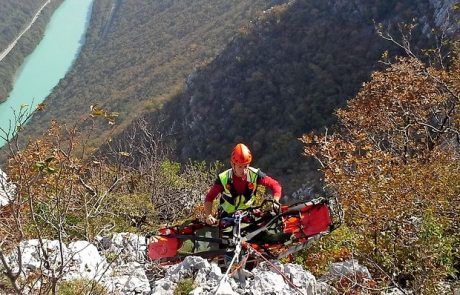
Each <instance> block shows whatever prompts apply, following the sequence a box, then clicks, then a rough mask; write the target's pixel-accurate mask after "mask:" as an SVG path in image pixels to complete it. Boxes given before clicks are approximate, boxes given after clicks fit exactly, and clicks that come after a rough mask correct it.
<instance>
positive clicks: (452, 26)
mask: <svg viewBox="0 0 460 295" xmlns="http://www.w3.org/2000/svg"><path fill="white" fill-rule="evenodd" d="M430 3H431V5H433V8H434V14H433V15H434V21H435V24H436V26H437V27H439V28H441V29H444V30H445V31H446V32H447V33H448V34H449V35H450V36H457V39H458V33H459V32H460V22H459V18H460V1H458V0H430Z"/></svg>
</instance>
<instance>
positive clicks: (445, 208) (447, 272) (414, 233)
mask: <svg viewBox="0 0 460 295" xmlns="http://www.w3.org/2000/svg"><path fill="white" fill-rule="evenodd" d="M459 65H460V63H459V60H458V59H457V60H455V61H453V62H452V64H451V66H450V67H449V68H434V67H430V66H427V65H425V64H424V63H423V62H421V61H420V60H418V59H415V58H401V59H398V60H397V62H395V63H394V64H392V65H390V66H389V67H388V68H387V69H386V70H384V71H381V72H375V73H374V74H373V75H372V79H371V81H370V82H368V83H365V84H364V85H363V87H362V89H361V90H360V91H359V93H358V94H357V95H356V97H354V98H353V99H351V100H350V101H349V103H348V105H347V107H345V108H343V109H341V110H338V111H337V116H338V118H339V126H338V129H337V130H336V131H335V132H334V133H333V134H328V133H326V134H322V135H314V134H308V135H304V136H303V138H302V141H303V143H304V144H305V153H306V154H307V155H310V156H313V157H315V158H317V159H318V160H319V161H320V163H321V165H322V171H323V173H324V180H325V182H326V183H327V185H329V186H330V187H332V188H333V189H334V190H335V191H336V192H337V193H338V194H339V195H340V197H341V201H342V203H343V205H344V207H345V211H346V215H345V216H346V223H347V225H348V226H349V227H350V228H351V229H352V230H353V231H354V232H355V233H356V234H357V235H356V237H357V240H356V241H355V242H356V244H355V245H356V252H357V255H360V256H361V257H362V258H364V259H363V260H364V261H372V265H373V266H374V270H379V271H380V272H381V273H383V274H384V275H382V277H386V279H387V281H388V282H392V283H393V284H398V285H399V286H400V287H408V288H412V289H413V290H414V291H416V293H424V294H429V293H437V292H439V290H438V289H437V288H438V286H437V284H436V282H439V281H441V280H445V279H448V278H449V277H450V278H453V277H455V276H456V275H457V274H458V261H459V258H460V253H459V251H458V247H459V244H460V243H459V242H460V236H459V233H458V231H459V223H460V220H459V218H458V216H459V213H460V149H459V144H460V114H459V102H460V101H459V100H460V67H459ZM456 267H457V268H456Z"/></svg>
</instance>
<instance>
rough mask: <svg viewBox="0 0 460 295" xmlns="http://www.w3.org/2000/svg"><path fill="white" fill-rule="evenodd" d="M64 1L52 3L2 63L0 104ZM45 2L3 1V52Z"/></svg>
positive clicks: (0, 38) (0, 13) (0, 34)
mask: <svg viewBox="0 0 460 295" xmlns="http://www.w3.org/2000/svg"><path fill="white" fill-rule="evenodd" d="M62 1H63V0H53V1H51V2H50V4H49V5H47V6H46V8H45V9H44V10H43V11H42V13H41V15H40V17H39V18H38V19H37V20H36V21H35V23H34V25H33V26H32V27H31V28H30V30H29V31H28V32H27V33H26V34H25V35H23V37H22V38H21V41H20V42H19V43H18V44H17V45H16V47H15V49H14V50H13V51H11V53H10V54H9V55H8V56H7V57H6V58H5V59H3V60H2V61H1V62H0V101H2V100H4V99H6V96H7V95H8V93H9V92H10V90H11V86H12V85H11V83H12V81H13V76H14V74H15V72H16V70H17V69H18V68H19V66H20V65H21V64H22V62H23V61H24V59H25V57H26V56H27V55H29V54H30V53H31V52H32V50H33V49H34V48H35V46H36V45H37V44H38V43H39V42H40V40H41V38H42V37H43V32H44V30H45V27H46V24H47V23H48V21H49V19H50V17H51V15H52V13H53V12H54V10H55V9H56V8H57V7H58V6H59V5H60V4H61V3H62ZM43 3H45V1H43V0H21V1H17V0H2V3H1V8H0V52H3V50H5V49H6V47H7V46H8V45H9V44H10V43H11V42H12V41H13V40H15V39H16V37H17V36H18V35H19V34H20V33H21V32H22V31H23V30H24V28H26V27H27V25H28V24H29V23H30V21H31V20H32V18H33V16H34V15H35V13H36V12H37V11H38V10H39V8H40V7H41V6H42V5H43Z"/></svg>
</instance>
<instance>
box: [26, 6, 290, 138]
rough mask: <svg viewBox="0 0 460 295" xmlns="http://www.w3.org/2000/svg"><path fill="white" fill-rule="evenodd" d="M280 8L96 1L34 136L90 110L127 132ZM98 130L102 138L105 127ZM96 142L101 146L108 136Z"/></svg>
mask: <svg viewBox="0 0 460 295" xmlns="http://www.w3.org/2000/svg"><path fill="white" fill-rule="evenodd" d="M279 2H282V1H266V0H257V1H253V0H251V1H248V0H237V1H227V0H218V1H216V0H212V1H211V0H199V1H188V0H178V1H169V0H168V1H166V0H164V1H163V0H159V1H140V0H133V1H118V0H96V1H95V2H94V6H93V11H92V17H91V23H90V28H89V31H88V32H87V35H86V44H85V46H84V48H83V49H82V52H81V56H80V58H79V59H78V60H77V61H76V64H75V66H74V68H73V69H72V70H71V71H70V72H69V73H68V74H67V76H66V78H65V79H64V80H63V81H62V82H61V83H60V84H59V85H58V86H57V87H56V89H55V90H54V91H53V93H52V94H51V95H50V97H49V98H48V99H47V100H46V102H45V103H46V105H47V106H46V108H45V111H44V112H41V113H40V114H37V115H36V116H34V118H33V119H32V120H31V124H30V129H29V132H30V133H31V134H35V135H39V134H40V133H41V132H43V130H45V128H47V127H48V126H49V123H50V122H51V120H53V119H57V120H59V121H60V122H75V121H77V120H78V119H79V118H80V117H81V116H82V115H83V114H87V113H89V109H90V106H91V105H98V106H100V107H104V108H106V109H109V110H110V111H113V112H119V117H118V119H117V122H118V124H117V126H118V128H119V129H122V128H123V127H124V126H126V125H128V124H129V123H130V122H131V120H132V119H133V118H135V117H137V116H139V115H140V114H141V113H143V112H145V111H146V110H151V109H154V108H156V107H158V105H159V104H160V103H161V102H162V101H163V100H165V99H167V98H169V97H170V96H171V93H176V92H177V89H180V88H181V85H182V84H183V82H184V79H185V77H186V76H187V75H188V74H189V73H190V72H192V71H193V70H194V68H195V67H196V66H198V65H200V64H204V63H207V62H209V61H210V60H212V59H213V58H214V57H215V56H216V55H217V54H218V53H219V52H220V51H222V49H223V48H224V47H225V46H226V44H227V43H228V42H229V41H230V40H231V38H232V37H233V36H234V34H235V31H236V30H237V29H238V28H239V27H241V26H242V25H244V24H247V23H248V22H249V20H250V19H253V18H254V17H255V15H256V13H258V12H260V11H262V10H263V9H265V8H267V7H270V6H272V5H273V4H275V3H279ZM63 114H65V116H64V115H63ZM99 130H100V134H98V135H101V134H103V133H104V132H106V131H107V127H106V126H100V129H99ZM94 138H95V139H96V141H99V142H98V143H95V145H96V146H97V144H100V142H101V141H100V138H104V136H95V137H94Z"/></svg>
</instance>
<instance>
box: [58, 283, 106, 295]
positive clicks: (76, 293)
mask: <svg viewBox="0 0 460 295" xmlns="http://www.w3.org/2000/svg"><path fill="white" fill-rule="evenodd" d="M57 294H58V295H82V294H87V295H107V294H109V293H108V292H107V289H106V288H105V287H104V286H102V285H101V284H99V283H97V282H96V281H93V280H88V279H75V280H71V281H64V282H62V283H60V284H59V285H58V291H57Z"/></svg>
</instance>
